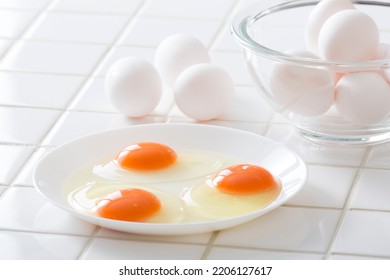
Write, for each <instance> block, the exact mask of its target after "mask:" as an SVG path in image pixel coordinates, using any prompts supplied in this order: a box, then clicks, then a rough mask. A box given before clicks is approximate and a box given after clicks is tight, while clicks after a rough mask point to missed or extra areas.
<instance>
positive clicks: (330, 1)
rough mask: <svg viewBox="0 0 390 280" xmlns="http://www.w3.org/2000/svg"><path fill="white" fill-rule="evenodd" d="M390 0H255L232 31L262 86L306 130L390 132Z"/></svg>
mask: <svg viewBox="0 0 390 280" xmlns="http://www.w3.org/2000/svg"><path fill="white" fill-rule="evenodd" d="M389 16H390V2H389V1H372V0H367V1H350V0H321V1H310V0H293V1H268V0H262V1H256V2H254V3H253V4H251V5H250V6H248V7H246V8H244V9H242V10H241V11H239V12H238V14H237V15H236V16H235V17H234V19H233V22H232V25H231V32H232V34H233V37H234V39H235V40H236V42H237V43H238V44H239V45H240V46H241V47H242V49H243V54H244V59H245V62H246V65H247V69H248V72H249V74H250V75H251V77H252V79H253V81H254V83H255V85H256V87H257V89H258V91H259V92H260V94H262V95H263V97H264V98H265V99H266V100H267V101H268V103H269V104H270V105H271V106H272V107H273V108H274V109H275V110H276V111H277V112H279V113H280V114H281V115H282V116H284V117H285V118H286V119H287V120H288V121H289V122H290V123H291V124H292V125H293V126H294V127H295V128H296V130H297V131H298V133H299V134H300V135H302V136H303V137H304V138H307V139H310V140H313V141H316V142H318V143H330V144H346V145H367V144H377V143H382V142H386V141H389V140H390V21H389V20H388V18H389Z"/></svg>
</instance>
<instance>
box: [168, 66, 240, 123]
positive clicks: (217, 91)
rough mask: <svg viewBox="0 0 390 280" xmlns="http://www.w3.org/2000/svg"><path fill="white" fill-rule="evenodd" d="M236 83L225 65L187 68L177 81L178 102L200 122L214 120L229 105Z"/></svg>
mask: <svg viewBox="0 0 390 280" xmlns="http://www.w3.org/2000/svg"><path fill="white" fill-rule="evenodd" d="M233 94H234V83H233V80H232V79H231V77H230V75H229V74H228V73H227V72H226V71H225V70H224V69H222V68H220V67H218V66H216V65H212V64H209V63H200V64H196V65H193V66H191V67H189V68H187V69H186V70H184V71H183V72H182V73H181V74H180V75H179V77H178V78H177V81H176V83H175V87H174V95H175V101H176V105H177V107H178V108H179V110H180V111H182V113H183V114H185V115H186V116H188V117H190V118H193V119H195V120H198V121H206V120H211V119H214V118H216V117H218V116H220V115H221V114H223V113H224V112H225V111H226V110H227V109H228V107H229V106H230V103H231V100H232V97H233Z"/></svg>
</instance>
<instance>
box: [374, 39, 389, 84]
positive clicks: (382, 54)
mask: <svg viewBox="0 0 390 280" xmlns="http://www.w3.org/2000/svg"><path fill="white" fill-rule="evenodd" d="M375 59H378V60H382V59H385V60H388V61H390V45H387V44H384V43H380V44H379V46H378V50H377V52H376V56H375ZM383 75H384V77H385V78H386V79H387V82H389V83H390V67H389V68H386V70H384V71H383Z"/></svg>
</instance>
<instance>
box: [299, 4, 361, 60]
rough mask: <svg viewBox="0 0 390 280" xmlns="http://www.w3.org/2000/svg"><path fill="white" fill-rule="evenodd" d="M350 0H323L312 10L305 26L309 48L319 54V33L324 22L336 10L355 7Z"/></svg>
mask: <svg viewBox="0 0 390 280" xmlns="http://www.w3.org/2000/svg"><path fill="white" fill-rule="evenodd" d="M354 8H355V7H354V6H353V4H352V3H351V1H349V0H321V1H320V2H318V4H317V5H316V6H315V7H314V9H313V10H312V11H311V13H310V15H309V18H308V21H307V23H306V27H305V39H306V46H307V48H308V49H309V50H310V51H311V52H313V53H315V54H318V53H319V52H318V35H319V33H320V30H321V27H322V25H323V24H324V22H325V21H326V20H327V19H328V18H329V17H330V16H332V15H333V14H335V13H336V12H339V11H342V10H346V9H354Z"/></svg>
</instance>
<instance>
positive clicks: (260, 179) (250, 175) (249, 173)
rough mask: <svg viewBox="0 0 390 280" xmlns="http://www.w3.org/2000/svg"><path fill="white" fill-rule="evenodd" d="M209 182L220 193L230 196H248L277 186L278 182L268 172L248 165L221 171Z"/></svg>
mask: <svg viewBox="0 0 390 280" xmlns="http://www.w3.org/2000/svg"><path fill="white" fill-rule="evenodd" d="M211 182H212V184H213V186H215V187H216V188H217V189H218V190H220V191H221V192H223V193H226V194H232V195H250V194H255V193H260V192H264V191H268V190H270V189H272V188H275V187H277V186H278V182H277V181H276V180H275V178H274V176H272V174H271V173H270V172H269V171H268V170H266V169H264V168H262V167H260V166H256V165H250V164H239V165H235V166H231V167H228V168H226V169H223V170H222V171H220V172H219V173H218V174H216V175H215V176H214V177H213V178H212V180H211Z"/></svg>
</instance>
